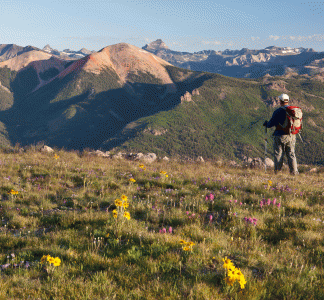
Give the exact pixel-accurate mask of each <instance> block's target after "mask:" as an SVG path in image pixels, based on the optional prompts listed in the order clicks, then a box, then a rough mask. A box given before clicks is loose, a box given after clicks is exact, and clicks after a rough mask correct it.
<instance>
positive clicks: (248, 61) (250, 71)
mask: <svg viewBox="0 0 324 300" xmlns="http://www.w3.org/2000/svg"><path fill="white" fill-rule="evenodd" d="M143 49H145V50H147V51H149V52H151V53H153V54H155V55H157V56H159V57H161V58H163V59H164V60H166V61H168V62H170V63H171V64H173V65H174V66H177V67H180V68H185V69H189V70H193V71H205V72H211V73H218V74H222V75H226V76H231V77H238V78H243V77H245V78H259V77H262V76H264V75H266V74H270V75H271V76H277V75H286V74H299V75H302V74H308V75H314V74H317V73H323V70H324V69H323V65H324V53H323V52H316V51H315V50H314V49H312V48H290V47H276V46H269V47H267V48H265V49H260V50H250V49H248V48H243V49H241V50H229V49H226V50H224V51H214V50H204V51H199V52H195V53H189V52H178V51H173V50H170V49H169V48H168V46H167V45H166V44H165V43H164V42H163V41H162V40H161V39H158V40H156V41H154V42H152V43H150V44H147V45H145V46H144V47H143Z"/></svg>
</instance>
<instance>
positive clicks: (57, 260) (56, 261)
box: [53, 257, 61, 267]
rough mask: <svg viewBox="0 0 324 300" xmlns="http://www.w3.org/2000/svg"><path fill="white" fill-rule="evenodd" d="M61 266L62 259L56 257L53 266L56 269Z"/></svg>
mask: <svg viewBox="0 0 324 300" xmlns="http://www.w3.org/2000/svg"><path fill="white" fill-rule="evenodd" d="M60 264H61V259H60V258H59V257H55V258H54V262H53V265H54V266H55V267H58V266H59V265H60Z"/></svg>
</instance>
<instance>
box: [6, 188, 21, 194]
mask: <svg viewBox="0 0 324 300" xmlns="http://www.w3.org/2000/svg"><path fill="white" fill-rule="evenodd" d="M8 194H9V195H18V194H19V192H18V191H15V190H13V189H11V190H10V191H9V192H8Z"/></svg>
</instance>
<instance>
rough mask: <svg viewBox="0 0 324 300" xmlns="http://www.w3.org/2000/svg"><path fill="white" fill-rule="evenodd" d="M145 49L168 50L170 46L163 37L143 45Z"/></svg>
mask: <svg viewBox="0 0 324 300" xmlns="http://www.w3.org/2000/svg"><path fill="white" fill-rule="evenodd" d="M143 49H144V50H148V51H158V50H168V49H169V47H168V46H167V45H166V44H165V43H164V42H163V41H162V40H161V39H157V40H156V41H154V42H151V43H149V44H146V45H145V46H144V47H143Z"/></svg>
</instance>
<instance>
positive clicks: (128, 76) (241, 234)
mask: <svg viewBox="0 0 324 300" xmlns="http://www.w3.org/2000/svg"><path fill="white" fill-rule="evenodd" d="M156 44H158V46H159V47H162V46H163V47H162V48H163V49H164V50H163V49H162V50H163V51H164V52H163V51H162V50H161V49H158V50H159V51H158V50H157V49H156V48H154V47H153V46H152V45H151V46H148V45H146V46H145V47H143V48H138V47H135V46H133V45H130V44H127V43H119V44H115V45H111V46H107V47H105V48H103V49H101V50H100V51H98V52H95V51H88V50H86V49H84V50H83V51H82V52H81V51H79V52H76V51H74V52H71V53H70V56H67V54H66V53H65V52H64V53H63V54H62V53H59V52H55V51H54V50H53V49H51V48H50V47H49V46H46V47H45V48H46V49H45V48H44V49H45V50H40V49H38V48H35V47H25V48H23V47H19V46H16V45H0V145H1V148H0V173H1V174H0V195H1V203H0V217H1V224H0V249H1V251H0V272H1V277H0V287H1V288H0V299H10V300H11V299H12V300H15V299H75V300H81V299H84V300H85V299H152V300H155V299H161V300H162V299H163V300H165V299H170V300H171V299H199V300H200V299H206V300H207V299H208V300H210V299H215V300H218V299H249V300H259V299H268V300H273V299H287V300H288V299H294V300H295V299H300V300H302V299H309V300H310V299H314V300H319V299H324V290H323V285H324V268H323V263H324V240H323V227H324V208H323V205H324V188H323V187H324V185H323V181H324V139H323V132H324V125H323V124H324V118H323V114H324V80H323V73H322V71H321V65H322V63H323V58H322V54H318V53H313V51H308V50H307V51H306V50H305V52H303V53H300V54H299V52H298V51H296V53H297V54H296V53H294V54H291V55H290V52H289V53H288V54H287V53H286V52H287V51H286V50H282V49H279V48H278V49H279V50H278V49H277V48H276V49H275V50H276V51H279V52H280V51H281V52H280V53H284V54H283V55H282V56H283V57H282V58H280V59H281V60H282V61H280V62H279V61H278V60H275V62H274V63H273V65H271V68H270V67H269V72H267V68H266V65H265V63H264V62H251V61H249V62H247V65H241V66H240V67H237V66H232V65H230V66H228V67H227V65H228V64H226V63H223V62H222V68H223V69H222V71H223V73H224V74H234V73H235V72H236V71H235V70H239V72H238V71H237V72H236V73H237V74H238V75H237V77H235V76H233V77H229V76H225V75H224V74H217V73H210V72H206V71H204V70H199V71H198V70H196V71H193V70H190V69H186V68H180V67H178V66H175V65H173V64H172V62H174V61H175V59H177V61H178V64H179V65H182V66H195V67H196V68H198V67H206V66H207V67H208V68H210V69H211V68H212V67H215V62H216V61H218V60H220V56H221V55H223V56H222V57H223V58H224V57H225V58H226V59H228V57H229V56H230V55H232V54H230V53H229V52H226V53H225V54H224V53H221V54H219V53H216V54H215V53H211V54H210V55H212V56H213V57H209V58H208V59H207V58H205V59H206V61H205V62H201V63H198V62H197V60H198V59H200V58H199V57H203V56H204V55H207V54H206V53H207V52H201V53H198V54H195V55H192V56H190V55H189V54H188V53H175V52H174V51H173V52H172V51H166V50H165V49H166V47H165V46H164V44H163V43H162V41H161V40H158V42H157V43H155V44H154V45H156ZM161 45H162V46H161ZM270 48H271V47H270ZM272 49H273V48H271V51H272ZM160 50H161V51H162V52H161V51H160ZM246 51H247V50H246V49H245V50H244V49H242V50H241V52H237V53H236V52H235V55H242V56H244V57H245V58H247V54H246V53H245V52H246ZM267 51H268V50H265V52H267ZM269 51H270V50H269ZM291 51H292V50H291ZM299 51H301V50H299ZM279 52H278V53H279ZM208 53H209V52H208ZM78 55H79V56H78ZM172 55H173V56H172ZM208 55H209V54H208ZM233 55H234V54H233ZM253 55H254V54H253ZM255 55H259V53H258V54H255ZM271 55H272V56H275V55H278V54H273V53H271ZM271 55H270V54H269V55H268V56H267V55H263V54H262V55H261V56H262V57H263V58H265V57H266V58H267V57H269V59H270V58H271V57H272V56H271ZM298 55H300V56H298ZM81 56H82V57H81ZM216 56H217V57H216ZM261 56H259V58H260V57H261ZM79 57H81V58H79ZM188 57H189V58H190V57H193V58H192V59H193V60H194V61H193V62H192V61H189V62H188V60H189V58H188ZM197 57H198V58H197ZM294 57H295V58H296V57H299V58H300V60H299V61H300V62H301V61H302V63H301V65H300V66H296V65H294V63H293V61H294ZM223 58H222V59H223ZM225 58H224V59H225ZM250 58H253V57H252V54H251V56H250ZM259 58H258V59H259ZM167 59H169V61H167ZM209 61H213V64H214V65H210V64H208V62H209ZM237 61H239V60H238V59H237V58H236V61H235V63H237ZM240 61H243V59H241V58H240ZM287 62H290V63H287ZM245 63H246V61H244V64H245ZM286 64H287V65H286ZM207 67H206V68H207ZM238 68H239V69H238ZM306 69H307V70H306ZM213 70H214V69H213ZM260 70H262V72H261V71H260ZM278 70H280V71H278ZM310 70H311V71H310ZM259 71H260V72H259ZM247 74H252V75H253V76H247ZM258 74H259V75H260V76H257V75H258ZM282 93H286V94H289V97H290V99H291V101H290V104H291V105H296V106H298V107H300V108H301V109H302V111H303V129H302V132H301V136H300V137H297V146H296V156H297V162H298V169H299V174H298V175H296V176H291V175H290V174H289V172H288V167H287V165H286V164H285V165H284V167H283V170H282V171H281V172H278V173H277V174H274V170H273V166H271V165H267V164H266V159H267V158H271V159H272V156H273V142H272V137H271V134H272V130H268V132H265V128H264V127H263V126H262V123H263V122H264V121H265V120H269V119H270V118H271V116H272V113H273V111H274V110H275V109H276V108H277V107H279V100H278V96H279V95H280V94H282ZM285 163H286V161H285Z"/></svg>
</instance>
